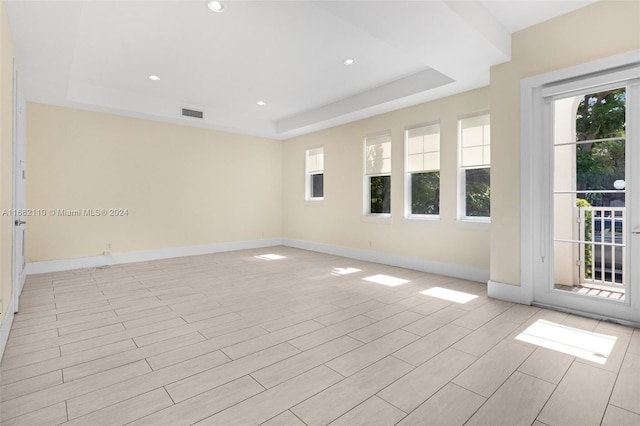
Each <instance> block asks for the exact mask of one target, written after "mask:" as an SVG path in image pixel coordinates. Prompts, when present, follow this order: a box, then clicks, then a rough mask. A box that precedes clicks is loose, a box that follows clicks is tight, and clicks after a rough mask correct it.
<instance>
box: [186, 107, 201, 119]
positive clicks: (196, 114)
mask: <svg viewBox="0 0 640 426" xmlns="http://www.w3.org/2000/svg"><path fill="white" fill-rule="evenodd" d="M182 116H183V117H193V118H203V117H204V113H203V112H202V111H196V110H195V109H187V108H182Z"/></svg>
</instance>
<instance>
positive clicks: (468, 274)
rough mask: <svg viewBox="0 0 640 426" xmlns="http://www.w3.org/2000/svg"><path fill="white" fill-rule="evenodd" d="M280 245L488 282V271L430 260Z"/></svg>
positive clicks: (308, 243) (314, 244) (306, 244)
mask: <svg viewBox="0 0 640 426" xmlns="http://www.w3.org/2000/svg"><path fill="white" fill-rule="evenodd" d="M282 245H284V246H288V247H295V248H299V249H304V250H310V251H317V252H320V253H326V254H332V255H335V256H342V257H349V258H351V259H358V260H364V261H368V262H376V263H382V264H384V265H391V266H398V267H400V268H408V269H414V270H416V271H423V272H430V273H433V274H439V275H446V276H449V277H455V278H462V279H465V280H470V281H479V282H483V283H486V282H487V281H488V280H489V270H487V269H481V268H473V267H470V266H462V265H455V264H452V263H443V262H435V261H432V260H424V259H417V258H414V257H407V256H400V255H397V254H389V253H381V252H377V251H372V250H362V249H355V248H350V247H343V246H337V245H333V244H324V243H317V242H313V241H304V240H296V239H290V238H284V239H283V240H282Z"/></svg>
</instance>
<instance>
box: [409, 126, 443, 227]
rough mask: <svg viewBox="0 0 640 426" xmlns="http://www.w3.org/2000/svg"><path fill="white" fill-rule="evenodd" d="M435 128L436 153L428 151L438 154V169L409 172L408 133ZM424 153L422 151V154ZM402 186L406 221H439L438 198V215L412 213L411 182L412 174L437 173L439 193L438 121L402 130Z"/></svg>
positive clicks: (440, 142)
mask: <svg viewBox="0 0 640 426" xmlns="http://www.w3.org/2000/svg"><path fill="white" fill-rule="evenodd" d="M431 126H437V127H438V151H429V152H430V153H431V152H437V153H438V169H437V170H436V169H429V170H422V171H413V172H410V171H409V132H410V131H412V130H418V129H422V128H426V127H431ZM424 153H425V151H423V154H424ZM404 172H405V173H404V185H405V198H404V199H405V203H404V204H405V205H404V216H405V218H406V219H416V220H439V219H440V207H441V203H440V197H438V214H421V213H412V207H413V182H412V176H413V175H414V174H420V173H434V172H438V173H440V175H439V176H438V182H439V185H438V192H439V193H440V190H441V189H442V188H441V182H442V126H441V124H440V121H439V120H438V121H431V122H427V123H423V124H419V125H415V126H411V127H407V128H405V130H404Z"/></svg>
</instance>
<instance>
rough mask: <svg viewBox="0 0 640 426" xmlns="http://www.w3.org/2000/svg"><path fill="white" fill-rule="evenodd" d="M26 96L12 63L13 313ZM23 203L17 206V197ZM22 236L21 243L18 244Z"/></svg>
mask: <svg viewBox="0 0 640 426" xmlns="http://www.w3.org/2000/svg"><path fill="white" fill-rule="evenodd" d="M26 130H27V129H26V99H25V96H24V91H23V89H22V85H21V82H20V79H19V73H18V67H17V65H16V62H15V60H14V63H13V200H12V207H13V213H14V215H13V217H12V224H11V226H12V229H13V232H12V249H11V250H12V260H11V263H12V299H13V310H14V313H15V312H18V309H19V301H20V294H21V293H22V289H23V287H24V283H25V280H26V273H25V272H26V271H25V263H26V262H25V261H26V259H25V256H26V251H25V245H26V241H25V240H26V238H24V237H23V235H26V224H23V225H20V226H17V225H16V224H15V221H16V220H25V221H26V215H20V216H18V215H17V210H21V209H26V180H25V179H24V178H23V173H26V143H27V138H26ZM20 199H22V200H23V201H24V203H23V204H24V205H19V204H20V203H19V200H20ZM20 238H22V244H20Z"/></svg>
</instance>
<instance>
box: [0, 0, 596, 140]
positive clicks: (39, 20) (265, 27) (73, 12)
mask: <svg viewBox="0 0 640 426" xmlns="http://www.w3.org/2000/svg"><path fill="white" fill-rule="evenodd" d="M594 1H595V0H571V1H562V0H546V1H543V0H523V1H519V0H511V1H441V0H413V1H398V0H396V1H366V0H365V1H363V0H359V1H302V0H300V1H241V0H227V1H223V4H224V5H225V11H224V12H223V13H213V12H211V11H209V9H208V8H207V6H206V1H205V0H197V1H196V0H174V1H155V0H137V1H135V0H128V1H126V0H117V1H116V0H114V1H96V0H75V1H73V0H72V1H57V0H46V1H32V0H9V1H7V11H8V14H9V19H10V23H11V27H12V31H13V36H14V41H15V45H16V50H17V57H18V62H19V70H20V75H21V78H22V83H23V86H24V88H25V92H26V95H27V98H28V99H29V100H32V101H37V102H44V103H50V104H56V105H66V106H71V107H78V108H83V109H90V110H97V111H105V112H113V113H118V114H124V115H129V116H134V117H142V118H150V119H155V120H164V121H169V122H175V123H182V124H187V125H194V126H204V127H210V128H216V129H221V130H228V131H233V132H239V133H246V134H254V135H260V136H266V137H272V138H278V139H284V138H288V137H292V136H296V135H299V134H303V133H308V132H311V131H315V130H318V129H322V128H326V127H329V126H333V125H337V124H342V123H345V122H349V121H352V120H356V119H360V118H364V117H369V116H372V115H375V114H379V113H382V112H386V111H390V110H393V109H397V108H401V107H406V106H410V105H415V104H417V103H420V102H425V101H428V100H431V99H436V98H440V97H443V96H447V95H451V94H454V93H459V92H462V91H465V90H470V89H473V88H477V87H482V86H485V85H487V84H489V68H490V67H491V66H492V65H495V64H499V63H502V62H505V61H508V60H509V59H510V50H511V38H510V34H511V33H512V32H514V31H518V30H521V29H523V28H525V27H528V26H530V25H533V24H536V23H539V22H542V21H544V20H547V19H550V18H552V17H555V16H558V15H561V14H564V13H567V12H570V11H572V10H574V9H577V8H580V7H583V6H585V5H587V4H589V3H593V2H594ZM346 58H354V59H355V60H356V63H355V64H354V65H351V66H345V65H343V61H344V60H345V59H346ZM151 74H156V75H158V76H160V78H161V80H160V81H151V80H149V79H148V76H149V75H151ZM259 100H262V101H264V102H266V105H265V106H258V105H257V104H256V102H257V101H259ZM183 107H187V108H191V109H196V110H201V111H203V112H204V119H202V120H198V119H195V118H186V117H181V114H180V113H181V108H183Z"/></svg>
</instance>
